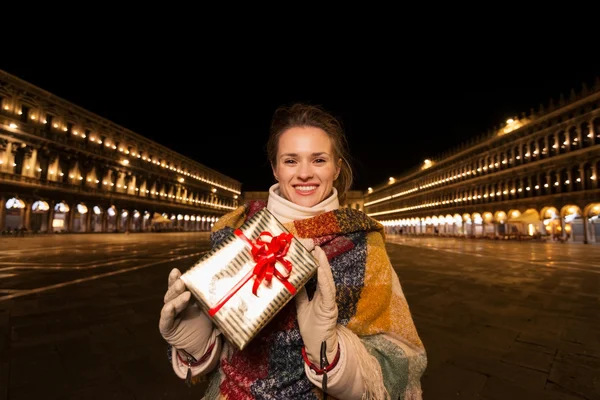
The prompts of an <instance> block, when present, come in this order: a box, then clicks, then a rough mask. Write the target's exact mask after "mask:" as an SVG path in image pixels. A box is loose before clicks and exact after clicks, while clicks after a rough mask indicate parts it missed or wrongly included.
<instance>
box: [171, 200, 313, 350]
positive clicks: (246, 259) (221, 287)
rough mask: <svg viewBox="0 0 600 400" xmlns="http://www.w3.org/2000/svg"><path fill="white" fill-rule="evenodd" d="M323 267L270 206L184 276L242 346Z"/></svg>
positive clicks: (224, 330)
mask: <svg viewBox="0 0 600 400" xmlns="http://www.w3.org/2000/svg"><path fill="white" fill-rule="evenodd" d="M265 232H266V234H264V233H265ZM269 234H270V235H272V240H271V237H270V236H269ZM246 238H247V240H246ZM261 240H263V242H261ZM269 241H270V243H268V244H265V243H264V242H269ZM249 242H252V244H250V243H249ZM288 243H289V244H288ZM261 244H262V246H261ZM252 247H254V251H252ZM286 250H287V252H286ZM254 253H256V255H255V254H254ZM290 267H291V270H290V271H288V268H290ZM317 267H318V262H317V260H316V259H315V258H314V257H313V255H312V254H310V252H309V251H308V250H307V249H306V248H305V247H304V246H303V245H302V244H301V243H300V241H298V240H297V239H296V238H294V237H293V235H292V234H290V233H289V232H288V231H287V230H286V229H285V227H284V226H283V225H282V224H281V223H280V222H279V221H278V220H277V219H276V218H275V216H273V214H271V213H270V212H269V211H268V210H267V209H266V208H264V209H262V210H261V211H259V212H257V213H256V214H255V215H254V216H253V217H252V218H250V219H249V220H248V221H246V223H244V224H243V225H242V226H241V227H240V229H239V230H236V231H234V233H233V234H232V235H231V236H230V237H228V238H227V239H225V240H224V241H223V242H221V244H220V245H219V246H217V247H215V248H214V249H212V250H211V251H210V252H209V253H207V254H206V255H205V256H204V257H202V259H200V260H199V261H198V262H197V263H196V264H195V265H194V266H193V267H191V268H190V269H189V270H188V271H186V272H185V273H184V274H183V275H182V276H181V279H182V280H183V281H184V282H185V284H186V286H187V288H188V289H189V290H190V292H191V293H192V294H193V295H194V297H196V299H197V300H198V301H199V303H200V305H201V306H202V307H203V308H204V310H205V311H206V312H207V314H208V315H210V316H211V318H212V320H213V322H214V323H215V325H216V326H217V327H218V328H219V330H220V331H221V332H222V333H223V334H224V335H225V337H226V338H227V339H228V340H229V341H230V342H231V343H233V344H234V345H235V346H237V347H238V348H239V349H240V350H242V349H244V348H245V347H246V346H247V344H248V343H249V342H250V341H251V340H252V339H253V338H254V337H255V336H256V335H257V334H258V332H260V330H261V329H262V328H264V327H265V326H266V325H267V323H268V322H269V321H270V320H271V319H272V318H273V317H274V316H275V315H276V314H277V313H278V312H279V311H280V310H281V309H282V308H283V307H284V306H285V305H286V304H287V303H288V302H289V301H290V300H291V299H292V298H293V297H294V296H295V294H296V293H297V291H298V290H300V288H302V287H303V286H304V285H305V284H306V282H307V281H308V280H309V279H310V278H311V277H312V276H313V275H314V274H315V273H316V271H317ZM269 281H270V282H269Z"/></svg>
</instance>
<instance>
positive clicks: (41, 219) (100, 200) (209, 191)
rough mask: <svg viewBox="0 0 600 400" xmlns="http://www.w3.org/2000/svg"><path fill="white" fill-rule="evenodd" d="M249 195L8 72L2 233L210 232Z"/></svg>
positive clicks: (0, 145) (2, 82)
mask: <svg viewBox="0 0 600 400" xmlns="http://www.w3.org/2000/svg"><path fill="white" fill-rule="evenodd" d="M149 114H150V112H149ZM240 191H241V183H240V182H238V181H236V180H234V179H232V178H230V177H228V176H225V175H223V174H222V173H219V172H218V171H215V170H213V169H210V168H208V167H206V166H204V165H202V164H200V163H198V162H196V161H194V160H192V159H190V158H187V157H185V156H183V155H181V154H178V153H176V152H174V151H172V150H170V149H169V148H167V147H165V146H162V145H160V144H158V143H156V142H153V141H151V140H149V139H147V138H145V137H144V136H142V135H141V134H138V133H135V132H132V131H130V130H128V129H126V128H124V127H122V126H119V125H117V124H115V123H113V122H111V121H109V120H107V119H104V118H102V117H100V116H98V115H96V114H94V113H91V112H89V111H87V110H85V109H83V108H81V107H79V106H77V105H76V104H72V103H70V102H67V101H65V100H63V99H61V98H59V97H57V96H55V95H53V94H52V93H48V92H46V91H44V90H43V89H41V88H38V87H36V86H34V85H31V84H29V83H27V82H25V81H23V80H21V79H19V78H17V77H15V76H12V75H10V74H8V73H6V72H4V71H1V70H0V231H2V232H7V231H11V232H14V231H15V230H26V231H27V232H126V231H130V232H134V231H150V230H153V231H154V230H183V231H205V230H209V229H210V226H211V224H213V223H214V221H216V220H217V219H218V218H219V216H221V215H223V214H225V213H227V212H229V211H231V210H233V209H234V208H235V207H237V205H238V196H239V195H240Z"/></svg>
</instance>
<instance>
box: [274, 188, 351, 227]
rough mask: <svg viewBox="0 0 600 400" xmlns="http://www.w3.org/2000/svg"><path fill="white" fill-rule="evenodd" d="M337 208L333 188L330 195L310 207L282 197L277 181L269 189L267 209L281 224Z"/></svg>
mask: <svg viewBox="0 0 600 400" xmlns="http://www.w3.org/2000/svg"><path fill="white" fill-rule="evenodd" d="M338 208H340V203H339V200H338V193H337V190H336V189H335V188H333V193H332V194H331V196H329V197H328V198H326V199H325V200H323V201H322V202H320V203H319V204H317V205H315V206H312V207H304V206H300V205H298V204H295V203H292V202H291V201H289V200H287V199H285V198H284V197H282V196H281V194H280V191H279V183H276V184H275V185H273V186H271V188H270V189H269V200H268V202H267V209H268V210H269V211H270V212H271V213H272V214H273V215H274V216H275V218H277V219H278V220H279V222H281V223H282V224H286V223H288V222H290V221H297V220H300V219H306V218H310V217H314V216H316V215H319V214H322V213H324V212H328V211H332V210H336V209H338Z"/></svg>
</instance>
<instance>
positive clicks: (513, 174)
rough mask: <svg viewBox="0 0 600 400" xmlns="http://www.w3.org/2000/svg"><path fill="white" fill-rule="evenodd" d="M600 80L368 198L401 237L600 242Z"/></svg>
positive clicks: (371, 210)
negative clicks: (423, 236)
mask: <svg viewBox="0 0 600 400" xmlns="http://www.w3.org/2000/svg"><path fill="white" fill-rule="evenodd" d="M599 171H600V81H598V80H597V81H596V84H595V86H594V88H592V89H591V90H590V89H587V88H586V86H585V85H584V86H583V88H582V90H581V92H580V93H579V94H576V93H575V92H574V91H572V92H571V95H570V97H569V99H565V98H564V97H563V96H562V95H561V97H560V100H559V101H558V102H557V103H556V104H555V103H554V102H553V100H551V101H550V103H549V104H548V105H547V106H546V107H544V106H543V105H541V106H540V109H539V111H537V112H534V111H533V110H531V111H530V112H529V114H526V113H523V114H522V115H521V118H513V119H509V120H508V121H506V123H505V124H502V126H499V127H497V128H494V129H491V130H490V131H489V132H488V133H486V134H485V135H482V136H481V137H480V138H478V139H476V140H473V141H471V142H469V143H466V144H464V145H462V146H461V147H460V148H459V149H457V150H455V151H452V152H448V153H447V154H444V155H442V156H440V157H438V159H432V160H425V162H424V163H423V165H420V166H418V167H416V168H414V169H413V170H411V171H408V172H406V173H405V174H404V175H402V176H396V177H390V180H389V181H388V182H385V183H383V184H381V185H379V186H378V187H375V188H372V189H369V191H368V193H365V204H364V205H365V211H366V212H367V214H368V215H370V216H372V217H373V218H376V219H378V220H380V221H381V222H383V223H384V225H386V227H387V230H388V231H389V232H393V233H403V234H435V235H453V236H454V235H458V236H469V237H488V238H513V237H516V238H519V239H529V238H547V239H554V240H560V241H565V240H566V241H576V242H583V243H594V242H600V223H599V221H598V215H599V214H600V189H599V186H598V172H599Z"/></svg>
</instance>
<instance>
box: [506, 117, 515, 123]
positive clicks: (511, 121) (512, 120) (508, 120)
mask: <svg viewBox="0 0 600 400" xmlns="http://www.w3.org/2000/svg"><path fill="white" fill-rule="evenodd" d="M513 122H515V120H514V119H512V118H509V119H507V120H506V123H507V124H512V123H513Z"/></svg>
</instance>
